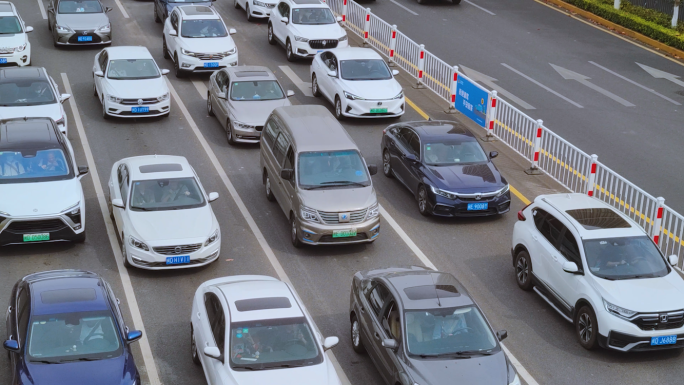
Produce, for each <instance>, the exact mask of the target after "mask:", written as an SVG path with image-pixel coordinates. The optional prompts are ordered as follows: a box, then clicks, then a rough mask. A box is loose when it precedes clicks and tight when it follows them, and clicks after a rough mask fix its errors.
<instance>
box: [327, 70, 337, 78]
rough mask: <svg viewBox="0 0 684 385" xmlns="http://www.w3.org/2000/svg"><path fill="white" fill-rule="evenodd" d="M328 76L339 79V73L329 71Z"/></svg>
mask: <svg viewBox="0 0 684 385" xmlns="http://www.w3.org/2000/svg"><path fill="white" fill-rule="evenodd" d="M328 76H330V77H331V78H336V77H337V71H328Z"/></svg>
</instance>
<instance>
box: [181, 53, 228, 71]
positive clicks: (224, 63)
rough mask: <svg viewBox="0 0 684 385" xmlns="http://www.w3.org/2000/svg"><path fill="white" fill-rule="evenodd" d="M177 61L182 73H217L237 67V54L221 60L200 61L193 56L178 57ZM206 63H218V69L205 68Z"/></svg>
mask: <svg viewBox="0 0 684 385" xmlns="http://www.w3.org/2000/svg"><path fill="white" fill-rule="evenodd" d="M178 61H180V64H179V67H180V69H181V70H183V71H188V72H198V73H199V72H214V71H218V70H220V69H221V68H226V67H235V66H237V65H238V54H237V53H235V54H233V55H230V56H226V57H224V58H223V59H216V60H213V59H207V60H202V59H200V58H196V57H193V56H187V55H180V57H179V58H178ZM208 63H218V67H205V66H204V65H205V64H208Z"/></svg>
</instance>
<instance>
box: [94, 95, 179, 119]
mask: <svg viewBox="0 0 684 385" xmlns="http://www.w3.org/2000/svg"><path fill="white" fill-rule="evenodd" d="M133 107H149V109H150V110H149V112H142V113H133V112H132V111H133ZM105 108H106V109H107V114H109V115H111V116H117V117H120V118H141V117H154V116H162V115H165V114H168V113H169V111H171V100H170V98H169V99H167V100H164V101H163V102H159V103H155V104H145V105H142V106H138V105H127V104H119V103H114V102H112V101H108V100H107V99H105Z"/></svg>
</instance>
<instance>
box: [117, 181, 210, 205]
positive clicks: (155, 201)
mask: <svg viewBox="0 0 684 385" xmlns="http://www.w3.org/2000/svg"><path fill="white" fill-rule="evenodd" d="M132 190H133V191H132V192H131V210H133V211H164V210H182V209H191V208H197V207H202V206H204V204H205V201H204V194H203V193H202V190H200V188H199V185H198V184H197V181H196V180H195V178H174V179H153V180H142V181H134V182H133V186H132Z"/></svg>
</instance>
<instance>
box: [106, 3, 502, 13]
mask: <svg viewBox="0 0 684 385" xmlns="http://www.w3.org/2000/svg"><path fill="white" fill-rule="evenodd" d="M117 1H118V0H117ZM463 1H465V2H466V3H468V4H470V5H472V6H473V7H475V8H480V9H481V10H483V11H485V12H487V13H488V14H490V15H492V16H496V13H494V12H492V11H490V10H488V9H486V8H482V7H480V6H479V5H477V4H475V3H473V2H472V1H470V0H463Z"/></svg>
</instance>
